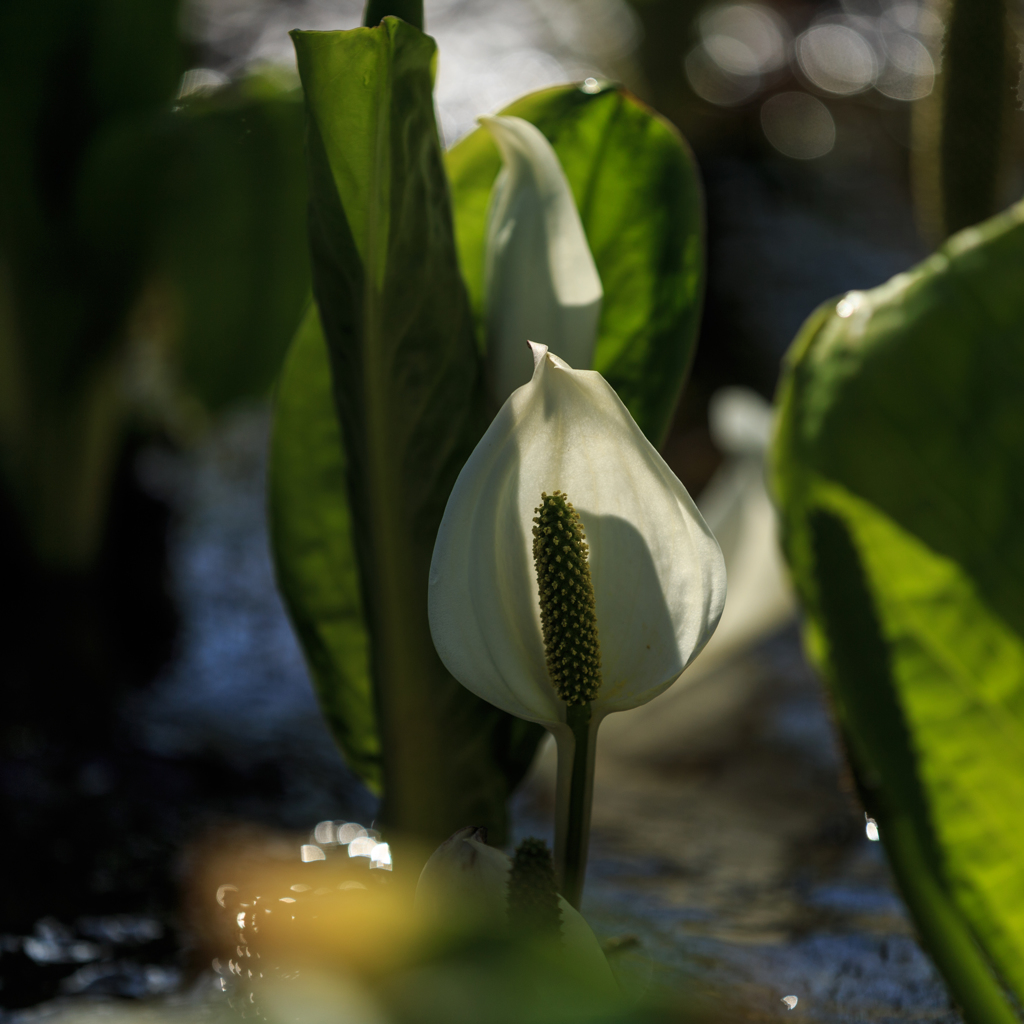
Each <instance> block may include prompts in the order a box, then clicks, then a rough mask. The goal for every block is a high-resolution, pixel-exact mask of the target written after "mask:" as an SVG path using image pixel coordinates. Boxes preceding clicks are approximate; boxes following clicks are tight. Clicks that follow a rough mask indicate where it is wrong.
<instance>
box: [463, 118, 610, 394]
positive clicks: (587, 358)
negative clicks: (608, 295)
mask: <svg viewBox="0 0 1024 1024" xmlns="http://www.w3.org/2000/svg"><path fill="white" fill-rule="evenodd" d="M481 123H482V124H483V125H484V127H486V128H487V129H488V131H490V133H491V135H492V136H493V137H494V140H495V142H496V143H497V145H498V148H499V150H500V151H501V156H502V160H503V161H504V168H503V169H502V171H501V173H500V174H499V175H498V178H497V180H496V181H495V183H494V189H493V191H492V193H491V203H490V209H489V211H488V215H487V246H486V252H485V268H484V275H485V291H486V322H487V367H488V375H489V378H490V384H491V389H492V393H493V397H494V398H495V400H496V402H497V403H498V404H500V403H501V402H504V401H505V399H506V398H508V396H509V395H510V394H511V393H512V392H513V391H514V390H515V389H516V388H518V387H520V386H521V385H523V384H525V383H526V382H527V381H528V380H529V379H530V374H531V372H532V366H531V360H530V353H529V349H528V348H527V347H526V342H527V340H531V341H536V342H539V343H540V344H543V345H547V346H548V347H549V348H550V349H551V351H552V352H554V353H555V354H556V355H559V356H561V357H562V358H563V359H565V360H566V361H567V362H569V363H571V364H572V365H573V366H582V367H589V366H590V365H591V361H592V359H593V355H594V344H595V341H596V340H597V326H598V320H599V319H600V316H601V299H602V297H603V291H602V289H601V279H600V277H599V276H598V273H597V267H596V266H595V264H594V258H593V256H592V255H591V252H590V246H589V245H588V244H587V236H586V234H585V233H584V231H583V224H582V223H581V222H580V216H579V213H578V211H577V209H576V203H575V200H574V199H573V196H572V190H571V189H570V187H569V182H568V181H567V180H566V177H565V173H564V171H563V170H562V166H561V164H560V163H559V162H558V157H557V156H556V154H555V151H554V150H553V149H552V148H551V144H550V143H549V142H548V140H547V139H546V138H545V137H544V135H543V134H542V133H541V132H540V130H539V129H538V128H536V127H535V126H534V125H532V124H530V122H529V121H524V120H523V119H522V118H519V117H487V118H482V119H481Z"/></svg>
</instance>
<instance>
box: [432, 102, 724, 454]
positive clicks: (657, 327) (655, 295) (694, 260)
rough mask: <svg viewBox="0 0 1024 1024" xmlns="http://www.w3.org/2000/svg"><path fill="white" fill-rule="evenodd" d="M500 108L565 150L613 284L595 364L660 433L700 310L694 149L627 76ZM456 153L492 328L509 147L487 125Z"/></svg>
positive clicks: (464, 239)
mask: <svg viewBox="0 0 1024 1024" xmlns="http://www.w3.org/2000/svg"><path fill="white" fill-rule="evenodd" d="M501 113H502V114H509V115H514V116H516V117H522V118H524V119H525V120H527V121H530V122H532V123H533V124H535V125H536V126H537V127H538V128H539V129H540V130H541V131H542V132H543V133H544V135H545V137H546V138H547V139H548V141H549V142H550V143H551V145H552V146H553V147H554V149H555V152H556V153H557V154H558V158H559V160H560V161H561V164H562V167H563V169H564V170H565V174H566V177H567V178H568V179H569V184H570V185H571V186H572V191H573V196H574V197H575V199H576V205H577V207H578V209H579V211H580V218H581V219H582V221H583V227H584V230H585V231H586V233H587V241H588V242H589V243H590V249H591V252H592V253H593V255H594V261H595V262H596V264H597V269H598V273H599V274H600V275H601V283H602V285H603V286H604V302H603V305H602V308H601V324H600V331H599V335H598V339H597V347H596V349H595V353H594V365H593V367H592V368H593V369H595V370H599V371H600V372H601V373H602V374H603V375H604V376H605V377H606V378H607V380H608V381H609V383H610V384H611V385H612V386H613V387H614V388H615V390H616V391H617V392H618V394H619V397H620V398H621V399H622V400H623V402H624V403H625V404H626V407H627V408H628V409H629V411H630V412H631V413H632V414H633V418H634V419H635V420H636V421H637V423H638V424H639V425H640V428H641V429H642V430H643V431H644V433H645V434H647V436H648V437H649V438H650V439H651V441H652V442H653V443H654V444H656V445H659V444H661V442H662V441H663V440H664V438H665V434H666V433H667V431H668V428H669V425H670V423H671V419H672V414H673V412H674V410H675V406H676V402H677V400H678V398H679V393H680V391H681V389H682V385H683V381H684V379H685V376H686V373H687V371H688V369H689V365H690V359H691V357H692V354H693V350H694V343H695V341H696V337H697V328H698V325H699V322H700V308H701V299H702V296H703V287H704V251H703V220H702V216H703V215H702V198H701V190H700V183H699V179H698V176H697V170H696V166H695V164H694V161H693V157H692V155H691V153H690V151H689V149H688V147H687V146H686V143H685V142H684V141H683V139H682V137H681V136H680V135H679V133H678V132H677V131H676V130H675V128H673V127H672V126H671V125H670V124H669V123H668V122H667V121H665V120H664V119H663V118H661V117H659V116H658V115H657V114H655V113H654V112H653V111H651V110H650V109H648V108H647V107H645V106H643V104H641V103H640V102H638V101H637V100H636V99H635V98H634V97H633V96H631V95H630V94H629V93H627V92H626V91H625V90H624V89H621V88H616V87H608V88H605V89H603V90H602V91H600V92H598V93H587V92H584V91H583V90H582V89H580V88H577V87H576V86H558V87H556V88H553V89H545V90H543V91H541V92H536V93H532V94H530V95H529V96H525V97H523V98H522V99H519V100H517V101H516V102H515V103H513V104H512V105H511V106H509V107H506V108H505V109H504V110H503V111H502V112H501ZM445 163H446V166H447V168H448V174H449V177H450V179H451V183H452V198H453V203H454V207H455V228H456V238H457V241H458V249H459V263H460V265H461V267H462V274H463V277H464V279H465V281H466V285H467V288H468V289H469V293H470V297H471V301H472V304H473V310H474V316H475V319H476V323H477V325H478V328H477V330H478V333H480V334H481V335H482V328H481V326H480V325H482V323H483V301H484V280H483V275H484V269H483V268H484V239H485V235H486V225H487V207H488V201H489V199H490V191H491V187H492V185H493V184H494V179H495V178H496V177H497V174H498V171H499V170H500V168H501V158H500V156H499V155H498V150H497V147H496V146H495V144H494V142H493V140H492V139H491V136H490V133H489V132H487V131H485V130H483V129H477V130H476V131H475V132H473V133H472V134H470V135H468V136H467V137H466V138H465V139H463V140H462V141H461V142H459V143H458V144H457V145H455V146H453V147H452V148H451V149H450V150H449V151H448V153H447V154H446V156H445Z"/></svg>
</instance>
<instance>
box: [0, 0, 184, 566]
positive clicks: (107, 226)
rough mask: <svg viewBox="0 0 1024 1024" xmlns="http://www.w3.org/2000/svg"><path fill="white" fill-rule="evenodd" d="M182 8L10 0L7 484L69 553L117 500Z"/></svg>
mask: <svg viewBox="0 0 1024 1024" xmlns="http://www.w3.org/2000/svg"><path fill="white" fill-rule="evenodd" d="M178 20H179V10H178V3H177V0H153V2H152V3H149V2H147V3H144V4H136V3H133V2H132V0H53V2H49V3H45V4H38V3H33V2H31V0H6V2H5V3H3V4H0V123H2V124H3V126H4V139H3V147H2V154H0V278H2V280H0V376H2V377H3V383H2V384H0V478H2V479H0V486H2V487H3V488H4V489H5V490H6V491H7V492H8V496H9V498H10V499H11V500H12V503H13V505H14V507H16V508H18V509H19V511H20V513H21V518H22V521H23V526H24V529H25V532H26V535H27V536H28V538H29V539H30V542H31V545H32V547H33V549H34V552H33V553H34V556H35V557H36V558H38V559H40V560H42V561H45V562H48V563H50V564H53V565H59V566H61V567H63V568H74V569H79V570H81V569H85V568H87V567H88V566H89V565H90V563H91V562H92V561H93V560H94V558H95V557H96V554H97V549H98V545H99V542H100V537H101V533H102V528H103V523H104V519H105V515H106V502H107V495H108V491H109V486H110V480H111V473H112V471H113V467H114V462H115V455H116V452H117V449H118V446H119V444H120V440H121V432H122V415H123V406H124V401H123V395H122V390H123V389H122V388H121V387H120V386H119V378H120V375H121V369H122V367H121V365H120V363H121V359H122V356H123V351H124V341H125V332H124V324H125V319H126V317H127V315H128V313H129V310H130V309H131V307H132V305H133V303H134V301H135V299H136V298H137V295H138V290H139V288H140V286H141V283H142V280H143V274H144V272H145V270H146V268H147V263H148V259H149V255H150V250H151V243H152V234H153V225H154V223H155V217H154V216H153V214H154V202H153V198H154V196H155V195H156V194H157V192H158V189H157V188H155V185H156V182H157V181H158V177H157V175H156V173H155V172H156V171H157V169H158V168H159V164H160V161H159V160H158V159H157V158H156V149H155V148H154V146H153V142H154V138H153V133H152V128H153V125H154V123H155V121H156V120H157V119H158V118H159V115H160V113H161V111H162V108H163V106H164V105H165V104H166V103H167V102H169V101H170V99H171V97H172V95H173V91H174V87H175V85H176V84H177V81H178V77H179V76H180V74H181V71H182V66H181V60H182V57H183V52H182V48H181V46H180V43H179V40H178V37H177V25H178Z"/></svg>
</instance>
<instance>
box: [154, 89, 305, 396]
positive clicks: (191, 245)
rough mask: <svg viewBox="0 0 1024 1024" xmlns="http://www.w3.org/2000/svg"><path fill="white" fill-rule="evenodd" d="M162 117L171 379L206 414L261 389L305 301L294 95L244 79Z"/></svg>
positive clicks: (299, 135) (298, 101) (300, 129)
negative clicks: (174, 366) (173, 313)
mask: <svg viewBox="0 0 1024 1024" xmlns="http://www.w3.org/2000/svg"><path fill="white" fill-rule="evenodd" d="M168 122H169V123H168V135H169V139H168V140H166V141H165V145H166V146H167V148H168V149H169V150H170V160H169V162H168V168H167V173H166V176H165V181H166V183H167V185H166V189H167V195H166V206H165V208H164V219H163V223H162V236H161V239H160V266H161V269H162V270H163V272H164V273H165V274H166V276H167V279H168V281H169V283H170V285H171V287H172V288H173V291H174V298H175V300H176V303H175V304H176V307H177V317H176V319H177V321H178V325H177V326H178V330H177V332H176V333H177V337H176V339H175V340H176V345H175V348H176V356H177V363H178V371H179V376H180V381H181V383H182V384H183V385H184V387H185V388H186V389H187V390H188V391H189V392H191V393H192V394H193V395H194V396H195V397H197V398H199V399H200V400H201V402H202V403H203V404H204V405H205V406H206V407H207V408H208V409H210V410H213V411H215V410H218V409H220V408H222V407H223V406H225V405H227V404H228V403H230V402H232V401H234V400H235V399H238V398H242V397H246V396H249V395H255V394H261V393H263V392H266V391H267V389H268V388H269V387H270V384H271V382H272V381H273V379H274V377H275V375H276V374H277V371H278V370H279V369H280V366H281V360H282V359H283V358H284V353H285V351H286V350H287V347H288V343H289V342H290V341H291V338H292V336H293V334H294V333H295V329H296V326H297V325H298V322H299V318H300V316H301V315H302V310H303V308H304V306H305V304H306V302H307V299H308V296H309V256H308V246H307V241H306V204H307V198H306V171H305V164H304V161H303V156H302V149H303V146H302V142H303V134H304V126H305V125H304V115H303V108H302V97H301V94H300V93H299V91H298V90H291V89H287V88H282V87H280V86H278V85H276V84H275V83H274V82H273V81H272V80H269V79H266V78H251V79H248V80H245V81H243V82H241V83H239V84H237V85H234V86H231V87H229V88H227V89H224V90H220V91H218V92H217V93H215V94H214V95H213V96H212V97H208V98H207V97H199V98H198V99H194V100H192V101H190V102H188V103H186V104H184V105H183V107H182V109H181V110H179V111H177V112H176V113H174V114H169V115H168Z"/></svg>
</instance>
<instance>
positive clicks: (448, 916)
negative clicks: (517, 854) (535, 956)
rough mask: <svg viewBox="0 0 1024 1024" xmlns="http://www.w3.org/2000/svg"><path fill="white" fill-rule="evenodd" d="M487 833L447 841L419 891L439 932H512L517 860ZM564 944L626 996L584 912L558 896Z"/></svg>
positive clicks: (470, 832) (596, 977) (464, 833)
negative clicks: (450, 929) (511, 897)
mask: <svg viewBox="0 0 1024 1024" xmlns="http://www.w3.org/2000/svg"><path fill="white" fill-rule="evenodd" d="M486 838H487V831H486V829H482V828H475V827H473V826H468V827H467V828H461V829H459V831H458V832H456V833H455V834H454V835H453V836H451V837H450V838H448V839H446V840H445V841H444V842H443V843H442V844H441V845H440V846H439V847H438V848H437V849H436V850H435V851H434V852H433V854H431V857H430V859H429V860H428V861H427V863H426V864H425V865H424V866H423V870H422V872H421V873H420V879H419V882H418V884H417V886H416V911H417V913H418V914H420V915H422V916H423V918H424V920H426V921H428V922H430V923H431V924H432V925H434V927H438V926H440V927H442V928H443V927H444V925H445V924H446V923H454V925H455V927H457V928H460V927H461V928H470V929H475V930H477V931H485V932H491V933H496V934H505V933H508V932H509V930H510V921H509V906H508V902H509V879H510V876H511V873H512V863H513V862H512V858H511V857H509V856H508V854H506V853H503V852H502V851H501V850H497V849H495V848H494V847H493V846H488V845H487V842H486ZM556 898H557V901H558V911H559V916H560V918H561V921H560V922H559V939H560V942H561V945H562V947H563V949H564V951H565V954H566V955H567V956H568V957H569V958H571V959H572V960H573V961H575V962H576V964H577V965H578V966H579V967H581V968H582V969H584V970H586V971H588V972H589V973H590V974H591V977H592V979H593V981H594V982H595V983H596V984H597V985H599V986H601V987H603V988H605V989H606V990H607V992H608V993H609V994H610V995H621V994H622V993H621V990H620V989H619V984H618V982H617V981H616V980H615V975H614V974H613V973H612V970H611V968H610V967H609V966H608V961H607V959H606V958H605V955H604V952H603V951H602V950H601V944H600V942H598V940H597V936H596V935H595V934H594V933H593V931H591V929H590V925H588V924H587V922H586V919H585V918H584V917H583V915H582V914H580V912H579V911H578V910H575V909H574V908H573V907H571V906H570V905H569V903H568V902H567V901H566V900H565V899H563V898H562V897H561V896H557V897H556Z"/></svg>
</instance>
